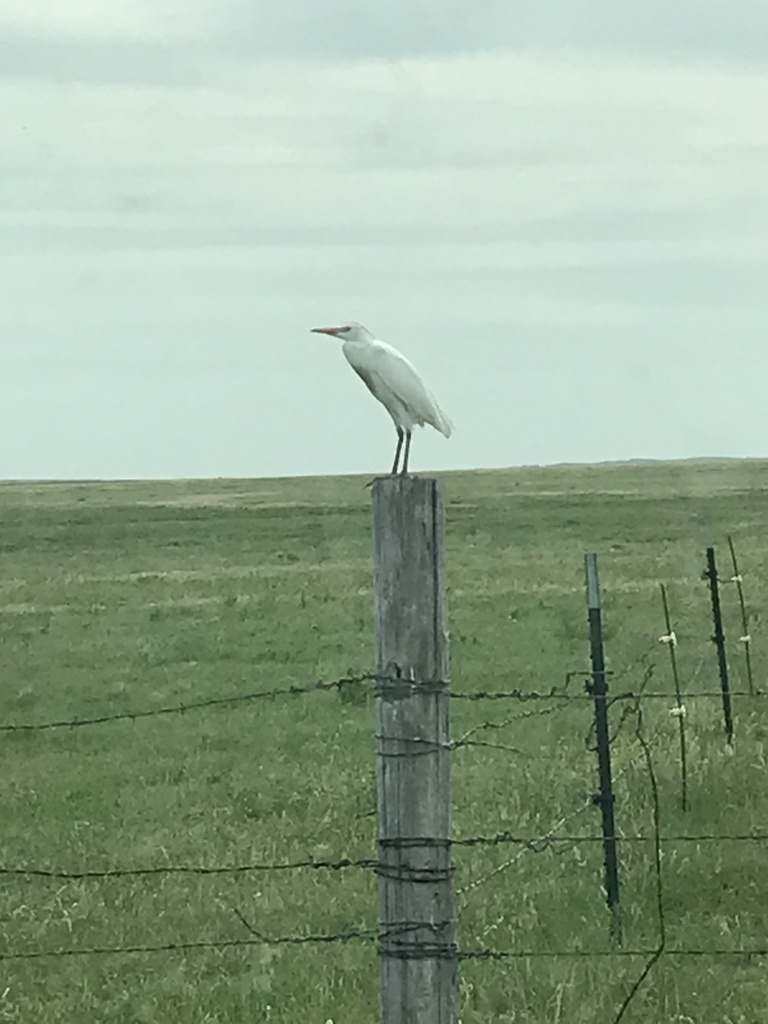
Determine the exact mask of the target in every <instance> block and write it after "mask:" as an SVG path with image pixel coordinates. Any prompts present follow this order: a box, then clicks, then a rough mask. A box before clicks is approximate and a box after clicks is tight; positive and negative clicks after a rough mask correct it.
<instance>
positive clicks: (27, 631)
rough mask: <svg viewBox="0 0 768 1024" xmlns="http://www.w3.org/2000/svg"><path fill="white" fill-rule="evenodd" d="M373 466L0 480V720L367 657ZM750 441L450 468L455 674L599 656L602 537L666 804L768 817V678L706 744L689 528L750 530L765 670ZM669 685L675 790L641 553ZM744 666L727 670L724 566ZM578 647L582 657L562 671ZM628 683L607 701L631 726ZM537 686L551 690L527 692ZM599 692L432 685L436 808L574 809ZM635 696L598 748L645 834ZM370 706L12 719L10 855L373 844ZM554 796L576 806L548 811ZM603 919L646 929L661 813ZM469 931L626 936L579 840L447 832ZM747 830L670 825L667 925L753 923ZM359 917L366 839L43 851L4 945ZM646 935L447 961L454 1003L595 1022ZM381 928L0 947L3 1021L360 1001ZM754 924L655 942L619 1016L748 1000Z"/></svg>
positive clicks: (593, 851) (742, 547)
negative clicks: (510, 693) (444, 746)
mask: <svg viewBox="0 0 768 1024" xmlns="http://www.w3.org/2000/svg"><path fill="white" fill-rule="evenodd" d="M363 483H364V481H363V480H362V479H360V478H322V479H321V478H318V479H302V480H298V479H287V480H256V481H251V480H222V481H182V482H172V483H86V484H66V483H62V484H22V483H19V484H5V485H2V486H1V487H0V524H1V532H0V550H1V551H2V577H1V578H0V643H1V644H2V647H1V649H2V653H3V670H2V687H1V688H0V725H8V724H14V723H15V724H17V725H18V724H30V723H46V722H53V721H58V720H70V719H82V718H92V717H99V716H101V715H113V714H118V713H121V712H126V713H131V712H136V711H147V710H153V709H159V708H163V707H166V706H170V705H179V704H188V703H191V702H196V701H201V700H206V699H208V698H220V697H228V696H236V695H238V694H244V693H250V692H253V691H260V690H269V689H274V688H285V687H289V686H291V685H295V686H303V685H305V684H309V683H313V682H314V681H316V680H320V679H326V680H332V679H336V678H338V677H341V676H344V675H347V674H355V673H360V672H366V671H368V670H370V669H371V668H372V666H373V651H374V643H373V635H372V591H371V577H372V563H371V552H372V539H371V535H370V509H369V501H370V497H369V492H368V491H366V490H365V489H364V487H363ZM767 486H768V463H761V462H722V463H717V462H713V463H680V464H659V465H654V464H651V465H621V466H618V465H609V466H599V467H562V468H546V469H544V468H542V469H519V470H509V471H487V472H473V473H455V474H447V475H446V476H445V477H444V488H445V495H446V504H447V519H448V538H449V541H448V558H449V567H448V570H449V579H450V586H451V593H450V621H451V644H452V651H451V654H452V685H453V688H454V690H455V691H457V692H465V693H466V692H471V691H477V690H509V689H512V688H518V687H519V688H522V689H526V690H539V691H541V690H545V689H549V688H550V687H551V686H553V685H560V684H562V682H563V680H564V678H565V675H566V673H567V672H569V671H573V672H578V671H581V670H584V669H586V668H587V667H588V644H587V630H586V610H585V598H584V587H583V556H584V553H585V552H586V551H596V552H598V554H599V557H600V568H601V577H602V585H603V595H604V619H605V628H606V645H607V652H608V658H609V667H610V668H611V670H612V672H613V673H614V675H613V676H612V681H611V686H612V688H614V689H616V690H632V689H637V688H638V687H640V686H641V685H642V683H643V680H644V679H646V680H647V674H648V673H649V672H652V676H651V677H650V680H649V681H647V689H648V690H650V691H653V692H656V693H669V694H670V697H669V699H668V700H667V699H648V700H644V701H643V704H642V707H643V721H642V732H643V735H644V736H645V737H646V738H647V739H648V741H649V742H650V746H651V751H652V765H653V769H654V774H655V777H656V780H657V783H658V790H659V810H660V817H661V832H662V835H664V836H676V835H681V834H685V835H733V836H737V835H745V834H749V833H750V832H753V831H762V832H763V833H764V832H765V831H766V826H767V825H768V778H767V777H766V763H767V762H766V741H767V740H768V724H767V723H768V702H766V700H765V699H761V698H759V697H755V698H749V697H737V698H736V699H735V701H734V708H735V717H736V744H735V747H734V749H733V751H731V750H730V749H729V748H728V747H727V746H726V744H725V743H724V737H723V727H722V720H721V712H720V706H719V702H718V700H717V698H716V697H710V696H700V697H698V698H697V697H696V696H695V694H696V693H699V694H705V693H711V692H712V691H715V690H716V689H717V686H718V677H717V668H716V661H715V656H714V650H713V645H712V643H711V642H710V639H709V638H710V634H711V631H712V626H711V620H710V610H709V603H708V594H707V589H706V586H705V584H704V583H703V582H702V580H701V571H702V569H703V567H704V549H705V547H706V545H707V543H709V542H710V541H712V542H714V543H715V544H716V546H717V550H718V557H719V562H720V567H721V572H722V574H723V575H725V576H730V575H731V570H730V565H729V563H728V551H727V545H726V539H727V536H728V535H729V534H730V535H731V536H732V537H733V539H734V542H735V545H736V549H737V551H738V553H739V556H740V559H741V563H742V565H741V568H742V571H743V574H744V580H745V588H746V593H747V601H748V605H749V610H750V626H749V628H750V633H751V636H752V642H753V663H754V673H755V681H756V684H757V686H758V687H759V688H760V689H763V688H764V682H765V674H766V657H765V633H764V628H763V624H764V615H765V609H766V607H768V585H767V584H766V570H767V567H768V530H767V529H766V519H767V513H768V507H767V504H766V499H767V490H766V488H767ZM660 582H664V583H665V584H666V585H667V587H668V590H669V596H670V603H671V608H672V615H673V619H674V628H675V630H676V633H677V636H678V641H679V645H678V648H677V653H678V658H679V663H680V670H681V675H682V682H683V687H684V689H685V691H686V693H687V695H688V697H687V700H686V710H687V715H686V730H687V739H688V758H689V788H690V799H691V807H690V809H689V810H688V811H687V812H686V813H683V812H682V810H681V809H680V806H679V787H680V757H679V746H678V722H677V719H676V718H675V717H674V716H671V715H670V714H669V711H670V709H671V707H672V705H673V700H672V697H671V694H672V680H671V675H670V671H669V652H668V649H667V648H666V647H665V646H664V645H661V644H659V643H658V637H659V636H660V635H661V634H662V633H663V632H664V629H663V617H662V610H661V603H660V598H659V583H660ZM723 603H724V610H725V614H726V632H727V635H728V638H729V657H730V666H731V671H732V677H733V685H734V687H735V688H736V689H738V690H739V691H743V690H745V689H746V680H745V676H744V661H743V648H742V647H740V645H739V644H738V642H737V638H738V637H739V636H740V635H741V633H742V627H741V622H740V619H739V616H738V605H737V601H736V594H735V592H734V589H733V587H732V586H731V587H728V586H726V587H724V593H723ZM582 687H583V677H575V678H574V680H573V682H572V683H571V689H572V691H573V693H574V694H577V693H579V692H580V690H581V689H582ZM620 707H621V705H620V704H619V705H617V706H616V707H615V708H614V709H612V715H613V721H614V723H615V724H618V722H619V718H620ZM531 711H536V712H540V711H544V712H545V713H543V714H539V713H536V714H529V712H531ZM590 719H591V716H590V707H589V704H588V702H587V701H586V700H584V701H581V700H579V701H576V700H575V701H572V702H559V703H558V702H552V703H547V702H537V703H535V704H532V703H519V702H513V701H496V702H490V701H478V702H473V701H464V700H455V701H453V702H452V731H453V734H454V736H457V737H458V736H461V735H464V734H465V733H467V732H468V731H469V730H472V729H476V728H477V727H481V726H484V725H485V724H486V723H488V726H489V727H488V728H482V729H478V731H477V732H475V733H474V734H473V737H474V738H475V739H478V740H482V741H483V742H484V743H486V744H488V745H478V746H471V745H466V746H461V747H459V748H458V749H457V750H456V753H455V756H454V806H455V812H454V814H455V833H456V836H457V837H473V836H489V835H493V834H494V833H496V832H498V831H501V830H505V829H509V830H511V831H512V832H514V833H516V834H518V835H521V836H541V835H544V834H546V833H547V832H548V831H550V830H551V829H552V828H553V827H554V826H556V825H558V823H559V822H562V824H561V825H560V827H559V832H560V833H561V834H567V835H570V836H595V835H597V834H598V833H599V816H598V811H597V809H596V808H595V807H594V806H592V805H591V804H590V802H589V801H590V795H591V794H592V793H593V792H594V790H595V786H596V771H595V759H594V754H593V753H591V752H590V751H589V749H588V746H587V743H585V737H586V736H587V732H588V729H589V725H590ZM635 725H636V719H635V716H630V717H629V718H628V719H627V720H626V722H625V723H624V726H623V727H622V728H621V730H619V733H618V735H617V737H616V739H615V742H614V747H613V754H614V764H615V769H616V772H617V775H618V781H617V784H616V789H617V803H616V814H617V824H618V828H619V830H620V832H621V834H623V835H643V836H651V835H652V831H653V817H652V811H653V802H652V799H651V787H650V780H649V772H648V766H647V763H646V761H645V759H644V757H643V756H642V749H641V747H640V744H639V743H638V740H637V738H636V736H635ZM373 735H374V705H373V701H372V700H371V699H370V698H367V697H366V695H365V692H364V691H363V690H356V689H355V688H352V687H350V688H346V689H343V690H341V691H340V692H336V691H331V692H315V693H310V694H306V695H296V696H283V697H280V698H274V699H269V700H254V701H252V702H244V703H241V704H234V705H216V706H212V707H209V708H206V709H201V710H197V711H189V712H187V713H184V714H168V715H159V716H154V717H146V718H139V719H136V720H131V719H126V720H120V721H112V722H107V723H104V724H101V725H93V726H88V727H81V728H57V729H49V730H38V731H34V730H33V731H27V730H16V731H6V732H4V733H3V734H2V739H1V741H0V751H1V756H2V774H1V775H0V814H1V820H2V828H1V829H0V851H1V852H0V867H3V868H6V869H10V868H42V869H46V868H47V869H53V870H59V871H73V872H80V871H83V870H92V871H103V870H111V869H115V868H156V867H165V866H169V865H202V866H221V865H245V864H252V863H257V862H259V863H260V862H264V863H273V862H282V861H291V860H295V859H304V858H307V857H313V858H316V859H331V860H333V859H336V858H339V857H351V858H366V857H371V856H374V855H375V819H374V817H373V816H372V814H371V812H372V810H373V808H374V806H375V787H374V774H373V769H374V762H373V752H374V739H373ZM563 819H565V821H563ZM620 854H621V869H622V876H621V880H622V906H623V921H624V933H625V934H624V950H630V951H631V950H635V949H648V948H653V947H654V946H655V945H656V943H657V942H658V914H657V910H656V888H655V873H654V856H653V843H652V841H651V840H646V841H642V842H637V841H627V842H625V843H622V844H621V850H620ZM456 862H457V874H456V885H457V889H458V890H459V893H460V895H459V897H458V900H457V903H458V908H459V933H458V939H459V944H460V947H461V949H462V950H464V951H473V950H475V951H476V950H483V949H494V950H502V951H504V950H506V951H529V952H533V953H543V954H552V953H563V952H570V953H571V954H578V953H597V952H610V951H615V948H616V947H615V946H614V945H613V944H612V942H611V940H610V937H609V934H608V920H607V915H606V910H605V906H604V900H603V893H602V889H601V885H602V874H601V872H602V855H601V849H600V846H599V844H598V843H568V842H564V843H561V844H556V845H554V846H553V847H551V848H547V849H544V850H542V851H541V852H533V851H532V850H529V849H526V848H525V847H519V846H514V845H512V846H510V845H508V844H500V845H498V846H495V847H486V846H475V847H457V848H456ZM765 864H766V845H765V843H761V842H757V841H744V840H725V839H721V840H718V841H712V840H704V839H702V840H700V841H695V842H694V841H687V842H684V841H677V842H675V841H671V840H670V841H667V842H665V843H664V844H663V884H664V913H665V922H666V941H667V946H668V949H669V950H675V949H695V950H719V951H728V950H733V951H738V950H739V949H764V948H766V947H768V937H767V936H766V930H767V927H768V909H767V908H768V872H766V870H765ZM238 915H242V917H244V918H245V919H246V920H247V921H248V922H249V923H250V924H251V925H252V927H253V929H255V930H256V931H257V932H258V933H259V934H261V935H266V936H273V937H274V936H303V935H310V934H312V935H317V934H331V933H343V932H347V931H353V930H360V929H375V926H376V921H377V883H376V878H375V876H373V875H372V874H371V873H370V872H367V871H365V870H362V869H347V870H343V871H330V870H299V871H272V872H243V873H233V874H230V875H210V876H200V875H184V874H171V873H169V874H157V875H148V876H140V877H124V878H109V879H81V880H64V879H55V878H53V879H49V878H40V877H19V876H13V875H10V876H8V875H6V877H5V878H4V879H3V884H2V889H1V890H0V922H1V924H0V952H1V953H3V954H6V955H7V954H24V953H34V952H38V951H44V952H46V951H57V950H78V949H81V950H82V949H91V948H98V947H107V948H112V947H118V946H119V947H123V946H146V945H150V946H153V945H166V944H168V945H173V944H180V943H195V942H203V943H205V942H211V943H214V942H226V941H228V940H233V939H234V940H237V939H248V938H252V937H253V936H252V934H251V933H250V932H249V931H248V929H247V928H246V927H245V925H244V924H243V923H242V921H241V920H240V917H239V916H238ZM643 963H644V958H643V957H636V956H621V957H610V958H608V957H602V956H577V955H571V956H550V955H546V956H532V957H522V958H519V959H510V960H505V961H501V962H499V961H491V960H482V959H479V960H467V961H466V962H464V963H463V964H462V968H461V992H462V1020H463V1022H464V1024H487V1022H491V1021H493V1022H501V1024H511V1022H513V1021H514V1022H515V1024H544V1022H552V1024H560V1022H562V1024H566V1022H569V1024H571V1022H572V1024H587V1022H589V1024H595V1022H603V1021H605V1022H610V1021H612V1020H613V1018H614V1016H615V1013H616V1010H617V1008H618V1006H619V1005H620V1003H621V1001H622V999H623V998H624V996H625V995H626V993H627V992H628V990H629V988H630V986H631V984H632V982H633V980H634V979H635V978H636V977H637V976H638V974H639V972H640V970H641V969H642V966H643ZM378 986H379V974H378V964H377V958H376V949H375V944H374V943H373V942H371V941H357V940H355V941H350V942H348V943H344V944H342V943H334V944H330V945H322V944H306V945H290V944H287V945H266V946H258V945H255V946H242V947H238V946H234V947H228V946H225V945H223V946H221V947H220V948H207V949H197V950H195V949H187V950H179V949H176V950H170V951H167V952H154V953H146V952H144V953H141V952H135V953H122V954H114V953H112V954H108V953H102V954H93V955H87V956H86V955H83V956H79V955H72V956H58V957H55V956H51V957H48V956H46V957H43V958H40V959H17V958H11V959H2V960H0V1021H18V1022H24V1024H39V1022H41V1021H45V1022H54V1021H66V1022H69V1021H75V1020H80V1021H94V1022H96V1021H109V1022H113V1024H129V1022H130V1024H140V1022H153V1024H158V1022H163V1024H197V1022H200V1024H202V1022H216V1024H234V1022H236V1021H237V1022H241V1021H244V1020H249V1021H265V1022H266V1021H268V1022H270V1024H315V1022H317V1024H325V1022H326V1021H328V1020H332V1021H333V1022H334V1024H373V1022H375V1021H377V1020H378V1019H379V991H378ZM767 1005H768V975H767V974H766V970H765V960H764V959H761V958H760V957H758V956H754V955H752V956H750V955H746V954H738V953H736V952H734V955H730V956H713V955H704V956H680V955H676V954H674V953H673V952H668V953H665V954H664V956H663V957H662V958H661V960H660V961H659V963H658V964H657V965H656V966H655V967H654V969H653V970H652V972H651V974H650V976H649V978H648V979H647V981H646V983H645V985H644V986H643V988H642V989H641V990H640V991H639V993H638V994H637V996H636V997H635V999H634V1000H633V1002H632V1004H631V1006H630V1008H629V1010H628V1012H627V1014H626V1017H625V1018H624V1019H625V1022H627V1024H640V1022H642V1024H653V1022H679V1024H682V1022H686V1024H687V1022H695V1024H721V1022H722V1024H757V1022H763V1021H764V1020H765V1019H766V1018H765V1007H766V1006H767Z"/></svg>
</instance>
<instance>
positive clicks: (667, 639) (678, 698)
mask: <svg viewBox="0 0 768 1024" xmlns="http://www.w3.org/2000/svg"><path fill="white" fill-rule="evenodd" d="M661 601H662V604H663V605H664V626H665V628H666V633H665V634H664V636H663V637H661V640H662V643H665V644H669V660H670V662H671V664H672V678H673V679H674V682H675V703H676V707H675V709H674V710H675V715H676V716H677V725H678V729H679V731H680V800H681V803H682V806H683V810H684V811H687V810H688V759H687V754H686V748H685V705H684V704H683V693H682V690H681V689H680V673H679V672H678V671H677V637H676V636H675V631H674V630H673V629H672V620H671V618H670V615H669V603H668V601H667V588H666V587H665V586H664V584H663V583H662V584H661Z"/></svg>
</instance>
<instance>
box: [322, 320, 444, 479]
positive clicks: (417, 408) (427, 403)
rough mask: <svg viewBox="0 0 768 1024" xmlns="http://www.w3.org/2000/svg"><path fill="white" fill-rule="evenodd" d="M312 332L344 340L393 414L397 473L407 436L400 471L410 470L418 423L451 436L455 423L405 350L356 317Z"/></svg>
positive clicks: (360, 372) (344, 349) (355, 364)
mask: <svg viewBox="0 0 768 1024" xmlns="http://www.w3.org/2000/svg"><path fill="white" fill-rule="evenodd" d="M312 332H313V333H314V334H330V335H331V336H332V337H335V338H342V339H343V340H344V344H343V345H342V348H341V350H342V352H343V353H344V355H345V356H346V357H347V362H348V363H349V365H350V366H351V367H352V369H353V370H354V371H355V373H356V374H357V375H358V376H359V377H361V378H362V380H363V383H364V384H365V385H366V387H367V388H368V390H369V391H370V392H371V394H372V395H373V396H374V398H378V400H379V401H380V402H381V404H382V405H383V406H384V408H385V409H386V410H387V412H388V413H389V415H390V416H391V417H392V419H393V421H394V424H395V429H396V430H397V448H396V449H395V461H394V463H393V464H392V474H393V475H394V474H395V473H397V464H398V462H399V460H400V452H401V451H402V449H403V439H405V452H404V453H403V465H402V468H401V469H400V473H401V474H402V475H405V474H407V472H408V455H409V454H410V450H411V433H412V432H413V428H414V427H416V426H419V427H422V426H424V424H425V423H429V425H430V426H432V427H434V428H435V430H439V431H440V433H441V434H444V435H445V436H446V437H450V436H451V431H452V430H453V424H452V423H451V421H450V420H449V419H448V417H447V416H446V415H445V413H444V412H443V411H442V410H441V409H440V406H439V405H438V404H437V402H436V401H435V399H434V397H433V395H432V394H430V392H429V391H428V390H427V388H426V387H425V385H424V382H423V381H422V379H421V377H420V376H419V375H418V373H417V372H416V370H415V368H414V367H413V365H412V364H411V362H410V361H409V360H408V359H406V358H405V356H404V355H403V354H402V352H398V351H397V349H396V348H393V347H392V346H391V345H388V344H387V343H386V342H385V341H379V339H378V338H375V337H374V336H373V334H371V332H370V331H369V330H368V328H367V327H363V325H362V324H359V323H357V321H355V320H352V321H350V322H349V323H346V324H342V326H341V327H313V328H312Z"/></svg>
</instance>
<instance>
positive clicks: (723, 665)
mask: <svg viewBox="0 0 768 1024" xmlns="http://www.w3.org/2000/svg"><path fill="white" fill-rule="evenodd" d="M704 575H705V577H706V578H707V579H708V580H709V593H710V595H711V598H712V621H713V623H714V627H715V631H714V633H713V634H712V641H713V643H714V645H715V647H716V649H717V666H718V669H719V670H720V690H721V692H722V695H723V721H724V722H725V738H726V740H727V741H728V743H729V744H730V745H731V746H733V710H732V708H731V685H730V682H729V681H728V659H727V657H726V654H725V633H724V632H723V615H722V612H721V610H720V584H719V579H718V575H717V563H716V562H715V549H714V548H713V547H711V546H710V547H708V548H707V568H706V570H705V572H704Z"/></svg>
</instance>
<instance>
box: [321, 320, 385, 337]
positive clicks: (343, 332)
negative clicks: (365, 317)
mask: <svg viewBox="0 0 768 1024" xmlns="http://www.w3.org/2000/svg"><path fill="white" fill-rule="evenodd" d="M312 333H313V334H330V335H331V337H332V338H341V340H342V341H372V340H373V335H372V334H371V332H370V331H369V330H368V328H367V327H363V325H362V324H359V323H358V322H357V320H350V321H349V322H348V323H346V324H342V325H341V326H340V327H313V328H312Z"/></svg>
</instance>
